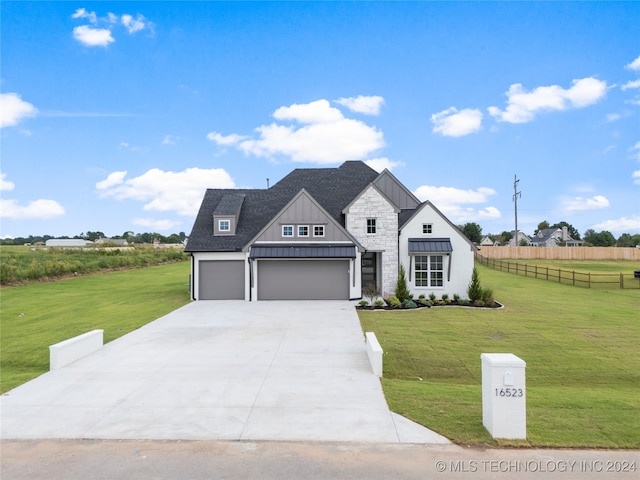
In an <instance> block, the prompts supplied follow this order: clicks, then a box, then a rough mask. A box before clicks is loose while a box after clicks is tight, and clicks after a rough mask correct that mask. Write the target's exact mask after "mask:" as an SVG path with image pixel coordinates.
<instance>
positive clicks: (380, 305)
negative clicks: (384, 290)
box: [375, 299, 384, 307]
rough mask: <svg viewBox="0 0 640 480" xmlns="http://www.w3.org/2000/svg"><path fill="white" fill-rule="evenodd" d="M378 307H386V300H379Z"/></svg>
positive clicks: (377, 301) (376, 304)
mask: <svg viewBox="0 0 640 480" xmlns="http://www.w3.org/2000/svg"><path fill="white" fill-rule="evenodd" d="M375 306H376V307H384V300H381V299H378V300H376V303H375Z"/></svg>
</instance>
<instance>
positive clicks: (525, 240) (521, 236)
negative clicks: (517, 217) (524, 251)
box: [509, 230, 531, 247]
mask: <svg viewBox="0 0 640 480" xmlns="http://www.w3.org/2000/svg"><path fill="white" fill-rule="evenodd" d="M515 234H516V232H515V230H511V240H509V245H510V246H512V247H518V246H520V245H522V244H525V245H531V237H529V235H527V234H526V233H524V232H521V231H520V230H518V240H517V241H516V238H515Z"/></svg>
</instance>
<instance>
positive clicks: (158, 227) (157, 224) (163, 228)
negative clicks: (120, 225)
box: [131, 218, 180, 232]
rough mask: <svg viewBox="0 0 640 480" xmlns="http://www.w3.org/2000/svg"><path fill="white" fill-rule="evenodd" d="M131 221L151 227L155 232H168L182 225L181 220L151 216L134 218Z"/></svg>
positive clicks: (141, 225)
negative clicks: (156, 218) (151, 217)
mask: <svg viewBox="0 0 640 480" xmlns="http://www.w3.org/2000/svg"><path fill="white" fill-rule="evenodd" d="M131 223H133V224H134V225H138V226H140V227H145V228H150V229H152V230H153V231H154V232H168V231H170V230H172V229H173V228H175V227H177V226H178V225H180V222H176V221H173V220H166V219H164V220H153V219H150V218H134V219H133V220H132V221H131Z"/></svg>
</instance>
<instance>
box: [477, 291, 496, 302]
mask: <svg viewBox="0 0 640 480" xmlns="http://www.w3.org/2000/svg"><path fill="white" fill-rule="evenodd" d="M490 298H493V290H491V289H490V288H483V289H482V291H481V294H480V300H482V301H483V302H484V303H487V301H488V300H489V299H490Z"/></svg>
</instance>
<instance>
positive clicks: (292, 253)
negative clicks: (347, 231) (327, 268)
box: [251, 244, 356, 258]
mask: <svg viewBox="0 0 640 480" xmlns="http://www.w3.org/2000/svg"><path fill="white" fill-rule="evenodd" d="M251 258H356V247H354V246H353V245H304V244H296V245H291V244H286V245H256V246H254V247H251Z"/></svg>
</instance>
